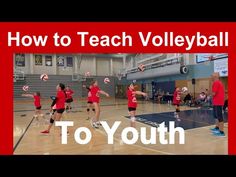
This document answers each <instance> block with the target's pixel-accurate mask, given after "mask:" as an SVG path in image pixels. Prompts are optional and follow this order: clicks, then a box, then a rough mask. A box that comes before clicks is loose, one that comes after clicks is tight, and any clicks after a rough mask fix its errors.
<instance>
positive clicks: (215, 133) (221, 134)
mask: <svg viewBox="0 0 236 177" xmlns="http://www.w3.org/2000/svg"><path fill="white" fill-rule="evenodd" d="M213 135H214V136H218V137H225V133H220V131H218V132H213Z"/></svg>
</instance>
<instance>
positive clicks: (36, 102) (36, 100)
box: [34, 95, 41, 107]
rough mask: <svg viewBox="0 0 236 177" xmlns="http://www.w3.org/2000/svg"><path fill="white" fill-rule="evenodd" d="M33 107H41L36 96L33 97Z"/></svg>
mask: <svg viewBox="0 0 236 177" xmlns="http://www.w3.org/2000/svg"><path fill="white" fill-rule="evenodd" d="M34 106H35V107H40V106H41V103H40V96H38V95H34Z"/></svg>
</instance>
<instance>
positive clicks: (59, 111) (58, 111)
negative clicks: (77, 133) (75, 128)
mask: <svg viewBox="0 0 236 177" xmlns="http://www.w3.org/2000/svg"><path fill="white" fill-rule="evenodd" d="M64 111H65V108H63V109H57V113H59V114H62V113H63V112H64Z"/></svg>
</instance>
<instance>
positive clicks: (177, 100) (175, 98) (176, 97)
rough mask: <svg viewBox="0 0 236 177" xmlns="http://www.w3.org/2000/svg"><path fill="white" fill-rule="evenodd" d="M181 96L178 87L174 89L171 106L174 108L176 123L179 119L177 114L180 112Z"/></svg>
mask: <svg viewBox="0 0 236 177" xmlns="http://www.w3.org/2000/svg"><path fill="white" fill-rule="evenodd" d="M181 94H182V92H181V91H180V88H179V87H176V88H175V92H174V96H173V105H174V106H175V113H174V114H175V117H176V118H177V120H178V121H180V119H179V112H180V108H179V105H180V102H181Z"/></svg>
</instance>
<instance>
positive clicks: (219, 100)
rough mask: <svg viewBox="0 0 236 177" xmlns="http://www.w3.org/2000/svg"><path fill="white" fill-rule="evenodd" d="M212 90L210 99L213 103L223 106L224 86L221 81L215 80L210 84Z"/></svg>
mask: <svg viewBox="0 0 236 177" xmlns="http://www.w3.org/2000/svg"><path fill="white" fill-rule="evenodd" d="M212 92H214V93H215V96H213V98H212V101H213V105H215V106H223V105H224V101H225V91H224V86H223V84H222V83H221V81H219V80H217V81H215V82H213V84H212Z"/></svg>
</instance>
